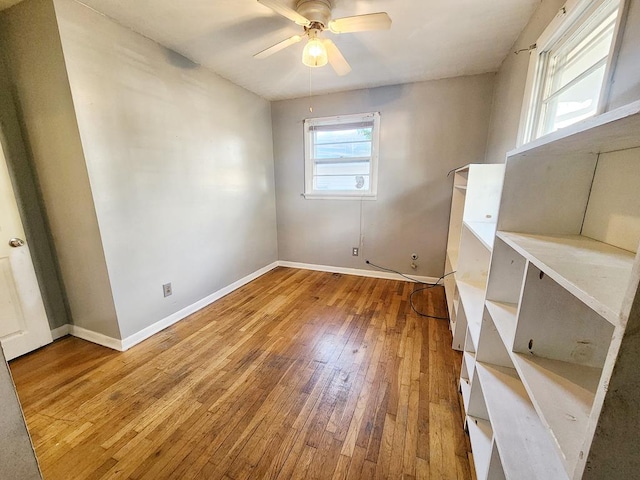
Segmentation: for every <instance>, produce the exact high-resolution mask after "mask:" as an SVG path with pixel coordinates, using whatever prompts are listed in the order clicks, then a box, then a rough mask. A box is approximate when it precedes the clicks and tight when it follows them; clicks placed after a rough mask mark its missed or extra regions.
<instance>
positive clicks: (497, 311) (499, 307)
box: [486, 300, 518, 350]
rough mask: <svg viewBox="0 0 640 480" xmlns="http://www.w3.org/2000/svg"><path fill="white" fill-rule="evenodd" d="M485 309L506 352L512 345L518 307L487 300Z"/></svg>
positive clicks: (513, 304) (512, 304)
mask: <svg viewBox="0 0 640 480" xmlns="http://www.w3.org/2000/svg"><path fill="white" fill-rule="evenodd" d="M486 307H487V310H488V311H489V315H491V319H492V320H493V323H494V325H495V326H496V328H497V329H498V333H499V334H500V338H501V339H502V343H504V344H505V346H506V347H507V350H509V348H510V347H511V346H512V345H513V339H514V338H515V336H516V320H517V312H518V305H516V304H515V303H504V302H494V301H492V300H487V304H486Z"/></svg>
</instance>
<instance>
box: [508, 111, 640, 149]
mask: <svg viewBox="0 0 640 480" xmlns="http://www.w3.org/2000/svg"><path fill="white" fill-rule="evenodd" d="M639 131H640V101H636V102H633V103H630V104H628V105H625V106H623V107H620V108H617V109H615V110H612V111H609V112H606V113H603V114H602V115H598V116H596V117H591V118H589V119H586V120H583V121H581V122H578V123H575V124H573V125H571V126H568V127H565V128H563V129H560V130H558V131H557V132H553V133H550V134H549V135H545V136H544V137H541V138H539V139H537V140H534V141H533V142H530V143H528V144H525V145H523V146H522V147H520V148H517V149H515V150H512V151H510V152H509V153H508V154H507V158H509V159H511V158H518V157H527V158H532V159H535V158H536V157H544V158H549V157H554V156H559V155H567V154H571V155H579V154H590V153H595V154H597V153H605V152H613V151H617V150H625V149H629V148H635V147H638V146H640V139H639V138H638V132H639Z"/></svg>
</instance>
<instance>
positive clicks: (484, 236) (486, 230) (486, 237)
mask: <svg viewBox="0 0 640 480" xmlns="http://www.w3.org/2000/svg"><path fill="white" fill-rule="evenodd" d="M464 226H465V227H466V228H467V229H468V230H469V231H470V232H471V233H473V234H474V235H475V236H476V237H477V238H478V240H480V242H481V243H482V245H484V247H485V248H486V249H487V250H489V251H491V250H493V240H494V237H495V234H496V223H495V222H468V221H465V222H464Z"/></svg>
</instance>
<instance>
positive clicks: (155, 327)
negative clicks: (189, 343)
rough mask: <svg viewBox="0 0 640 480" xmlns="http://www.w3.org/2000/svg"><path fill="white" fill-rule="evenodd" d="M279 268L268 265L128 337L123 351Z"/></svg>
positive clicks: (123, 342)
mask: <svg viewBox="0 0 640 480" xmlns="http://www.w3.org/2000/svg"><path fill="white" fill-rule="evenodd" d="M277 266H278V262H273V263H271V264H270V265H267V266H266V267H263V268H261V269H260V270H256V271H255V272H253V273H250V274H249V275H247V276H246V277H243V278H241V279H240V280H238V281H236V282H233V283H232V284H231V285H228V286H226V287H224V288H221V289H220V290H218V291H217V292H214V293H212V294H211V295H208V296H206V297H204V298H203V299H202V300H198V301H197V302H195V303H193V304H191V305H189V306H187V307H185V308H183V309H182V310H179V311H177V312H176V313H173V314H171V315H169V316H168V317H166V318H163V319H162V320H159V321H157V322H156V323H154V324H152V325H149V326H148V327H146V328H144V329H143V330H140V331H139V332H137V333H134V334H133V335H130V336H128V337H127V338H125V339H124V340H122V350H123V351H124V350H128V349H129V348H131V347H133V346H134V345H137V344H138V343H140V342H142V341H144V340H146V339H147V338H149V337H151V336H153V335H155V334H156V333H158V332H160V331H161V330H164V329H165V328H167V327H170V326H171V325H173V324H174V323H177V322H179V321H180V320H182V319H184V318H185V317H188V316H189V315H191V314H192V313H195V312H197V311H198V310H201V309H202V308H204V307H206V306H207V305H210V304H212V303H213V302H215V301H216V300H218V299H220V298H222V297H224V296H225V295H228V294H230V293H231V292H233V291H234V290H237V289H238V288H240V287H243V286H244V285H246V284H247V283H249V282H251V281H253V280H255V279H256V278H258V277H261V276H262V275H264V274H265V273H267V272H270V271H271V270H273V269H274V268H276V267H277Z"/></svg>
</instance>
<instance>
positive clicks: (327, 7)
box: [254, 0, 391, 76]
mask: <svg viewBox="0 0 640 480" xmlns="http://www.w3.org/2000/svg"><path fill="white" fill-rule="evenodd" d="M258 2H259V3H261V4H262V5H264V6H265V7H269V8H270V9H271V10H273V11H274V12H276V13H278V14H280V15H282V16H283V17H286V18H288V19H289V20H291V21H292V22H295V23H296V24H298V25H300V26H301V27H303V28H304V33H303V34H301V35H294V36H293V37H290V38H287V39H286V40H283V41H281V42H279V43H276V44H275V45H272V46H271V47H269V48H267V49H265V50H262V51H261V52H259V53H256V54H255V55H254V57H255V58H267V57H269V56H271V55H273V54H274V53H276V52H279V51H280V50H283V49H285V48H287V47H289V46H291V45H293V44H295V43H298V42H300V41H301V40H302V39H303V38H304V37H307V44H306V45H305V47H304V51H303V52H302V63H304V64H305V65H307V66H309V67H322V66H324V65H326V64H327V62H328V63H329V64H330V65H331V66H332V67H333V69H334V70H335V72H336V73H337V74H338V75H340V76H342V75H346V74H347V73H349V72H350V71H351V66H350V65H349V63H348V62H347V61H346V60H345V58H344V57H343V56H342V53H341V52H340V50H338V47H337V46H336V44H335V43H333V42H332V41H331V40H330V39H328V38H321V37H320V36H319V34H321V33H322V32H323V31H324V30H329V31H330V32H332V33H353V32H364V31H369V30H388V29H389V28H391V18H389V15H388V14H387V13H386V12H378V13H369V14H366V15H356V16H354V17H343V18H336V19H333V20H332V19H331V8H332V4H331V0H298V2H297V4H296V9H295V10H294V9H292V8H289V7H288V6H287V5H284V4H283V3H280V2H279V1H278V0H258Z"/></svg>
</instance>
